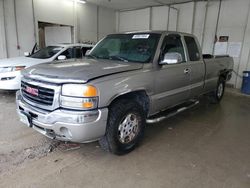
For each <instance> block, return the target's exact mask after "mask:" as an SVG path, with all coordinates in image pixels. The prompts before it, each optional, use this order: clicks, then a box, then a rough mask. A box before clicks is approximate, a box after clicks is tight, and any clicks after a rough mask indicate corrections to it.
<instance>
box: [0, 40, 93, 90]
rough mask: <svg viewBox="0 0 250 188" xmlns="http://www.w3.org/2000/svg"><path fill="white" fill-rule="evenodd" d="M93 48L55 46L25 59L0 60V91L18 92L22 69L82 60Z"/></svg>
mask: <svg viewBox="0 0 250 188" xmlns="http://www.w3.org/2000/svg"><path fill="white" fill-rule="evenodd" d="M93 46H94V45H92V44H56V45H51V46H47V47H46V48H43V49H41V50H39V51H37V52H35V53H34V54H31V55H28V56H26V57H15V58H8V59H1V60H0V90H18V89H19V88H20V85H21V83H20V82H21V74H20V73H21V70H22V69H25V68H28V67H30V66H33V65H37V64H41V63H48V62H52V61H56V60H65V59H72V58H83V57H84V56H85V53H86V52H87V51H88V50H90V49H91V48H92V47H93ZM26 54H27V53H26Z"/></svg>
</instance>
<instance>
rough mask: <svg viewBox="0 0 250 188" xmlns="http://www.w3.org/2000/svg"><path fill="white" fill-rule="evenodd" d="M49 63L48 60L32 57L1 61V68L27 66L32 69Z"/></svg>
mask: <svg viewBox="0 0 250 188" xmlns="http://www.w3.org/2000/svg"><path fill="white" fill-rule="evenodd" d="M44 62H48V59H36V58H30V57H13V58H6V59H1V60H0V67H11V66H26V67H30V66H32V65H36V64H39V63H44Z"/></svg>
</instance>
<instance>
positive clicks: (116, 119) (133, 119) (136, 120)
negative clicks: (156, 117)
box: [99, 99, 146, 155]
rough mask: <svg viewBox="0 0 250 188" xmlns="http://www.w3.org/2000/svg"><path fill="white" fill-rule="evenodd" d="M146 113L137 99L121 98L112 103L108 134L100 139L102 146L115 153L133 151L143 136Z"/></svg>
mask: <svg viewBox="0 0 250 188" xmlns="http://www.w3.org/2000/svg"><path fill="white" fill-rule="evenodd" d="M145 120H146V117H145V113H144V111H143V108H142V107H141V106H140V105H139V104H138V103H137V102H135V101H130V100H123V99H122V100H119V101H117V102H115V103H114V104H113V105H111V107H110V109H109V117H108V122H107V129H106V134H105V136H104V137H103V138H101V139H100V140H99V143H100V145H101V147H102V148H103V149H104V150H106V151H110V152H112V153H114V154H118V155H121V154H125V153H128V152H130V151H132V150H133V149H134V148H135V146H136V145H137V144H138V143H139V141H140V140H141V139H142V137H143V133H144V128H145Z"/></svg>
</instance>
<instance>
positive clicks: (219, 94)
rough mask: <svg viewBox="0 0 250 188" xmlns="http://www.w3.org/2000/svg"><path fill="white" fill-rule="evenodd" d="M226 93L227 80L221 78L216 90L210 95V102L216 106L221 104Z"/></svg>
mask: <svg viewBox="0 0 250 188" xmlns="http://www.w3.org/2000/svg"><path fill="white" fill-rule="evenodd" d="M224 91H225V80H224V79H222V78H220V79H219V81H218V83H217V87H216V90H215V91H213V92H212V93H211V94H210V95H209V99H210V102H211V103H214V104H217V103H219V102H220V101H221V99H222V98H223V95H224Z"/></svg>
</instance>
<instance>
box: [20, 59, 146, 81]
mask: <svg viewBox="0 0 250 188" xmlns="http://www.w3.org/2000/svg"><path fill="white" fill-rule="evenodd" d="M142 67H143V64H142V63H133V62H130V63H126V62H121V61H114V60H100V59H98V60H96V59H87V58H86V59H78V60H70V61H64V62H53V63H44V64H39V65H36V66H33V67H30V68H28V69H25V70H24V71H23V75H24V76H28V77H32V78H37V79H40V80H44V81H48V80H50V81H53V82H55V83H67V82H80V83H86V82H88V81H89V80H92V79H95V78H97V77H103V76H107V75H112V74H117V73H121V72H128V71H133V70H138V69H141V68H142Z"/></svg>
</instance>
